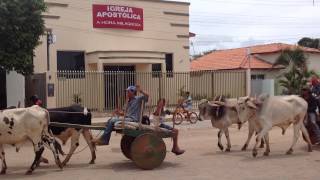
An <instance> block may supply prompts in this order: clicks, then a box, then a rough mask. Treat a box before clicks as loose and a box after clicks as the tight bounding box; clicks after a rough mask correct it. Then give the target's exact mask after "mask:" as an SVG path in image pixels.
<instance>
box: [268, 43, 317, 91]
mask: <svg viewBox="0 0 320 180" xmlns="http://www.w3.org/2000/svg"><path fill="white" fill-rule="evenodd" d="M276 65H281V66H284V67H285V70H284V72H283V73H282V74H281V76H280V78H281V80H279V83H280V85H281V86H282V87H284V88H286V89H287V91H288V93H289V94H300V91H301V89H302V88H303V87H304V86H306V84H307V82H308V79H309V78H310V77H311V76H312V75H314V74H315V72H313V71H309V70H308V67H307V57H306V56H305V54H304V52H303V50H301V49H299V48H297V49H293V50H291V49H285V50H283V51H282V53H281V54H280V56H279V57H278V58H277V60H276V62H275V63H274V65H273V66H276Z"/></svg>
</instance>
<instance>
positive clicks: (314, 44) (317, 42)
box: [298, 37, 320, 49]
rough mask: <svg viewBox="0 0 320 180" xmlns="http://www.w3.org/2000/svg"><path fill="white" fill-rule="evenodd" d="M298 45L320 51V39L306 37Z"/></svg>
mask: <svg viewBox="0 0 320 180" xmlns="http://www.w3.org/2000/svg"><path fill="white" fill-rule="evenodd" d="M298 44H299V45H300V46H304V47H309V48H315V49H320V39H312V38H309V37H304V38H302V39H300V40H299V41H298Z"/></svg>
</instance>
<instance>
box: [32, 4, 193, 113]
mask: <svg viewBox="0 0 320 180" xmlns="http://www.w3.org/2000/svg"><path fill="white" fill-rule="evenodd" d="M45 2H46V4H47V6H48V10H47V12H45V13H44V14H43V17H44V19H45V27H46V34H45V35H44V36H42V37H41V39H40V41H41V43H40V45H39V46H38V47H37V49H36V51H35V58H34V67H35V68H34V71H35V73H46V83H45V84H46V87H44V88H45V89H46V95H45V97H46V102H47V106H48V107H56V106H57V94H58V93H60V94H59V95H60V97H62V96H63V95H62V94H61V93H62V92H58V91H59V87H61V85H60V86H59V83H60V84H62V83H63V82H65V81H68V79H70V77H68V78H66V79H67V80H65V79H64V80H65V81H63V79H61V78H59V77H58V76H57V74H56V73H57V72H60V71H90V72H91V71H112V72H118V71H125V72H127V71H129V72H155V71H157V72H158V71H161V72H186V71H189V70H190V60H189V36H190V35H189V6H190V4H189V3H185V2H174V1H165V0H92V1H87V0H46V1H45ZM82 78H88V77H84V76H83V77H82ZM105 79H108V78H105ZM116 79H117V78H116ZM124 79H125V80H123V82H125V83H122V84H121V85H117V86H116V87H115V85H114V82H113V81H108V82H107V81H106V80H103V79H100V80H97V79H94V80H93V81H94V82H92V81H91V80H90V82H92V83H93V84H96V85H101V86H102V88H103V89H101V94H99V97H100V96H101V98H104V99H106V96H107V94H108V93H114V92H115V91H116V92H120V91H123V87H125V86H126V85H128V84H134V83H136V82H138V81H139V79H138V78H137V77H135V78H131V77H128V78H124ZM79 83H81V80H79ZM117 84H119V83H117ZM79 91H80V90H79ZM86 91H87V88H86V87H85V88H84V89H82V90H81V92H79V94H84V93H86ZM70 96H72V95H70ZM68 98H69V99H70V97H68ZM105 101H108V100H105Z"/></svg>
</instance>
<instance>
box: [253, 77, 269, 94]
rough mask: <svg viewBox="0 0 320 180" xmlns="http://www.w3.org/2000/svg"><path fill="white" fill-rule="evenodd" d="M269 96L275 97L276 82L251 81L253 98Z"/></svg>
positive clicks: (267, 80)
mask: <svg viewBox="0 0 320 180" xmlns="http://www.w3.org/2000/svg"><path fill="white" fill-rule="evenodd" d="M260 94H269V95H270V96H274V80H273V79H264V80H251V96H255V95H257V96H258V95H260Z"/></svg>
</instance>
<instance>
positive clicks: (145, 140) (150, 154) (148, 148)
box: [131, 133, 167, 170]
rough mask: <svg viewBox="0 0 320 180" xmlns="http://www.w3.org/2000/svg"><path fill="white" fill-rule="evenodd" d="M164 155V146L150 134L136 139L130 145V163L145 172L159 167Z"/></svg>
mask: <svg viewBox="0 0 320 180" xmlns="http://www.w3.org/2000/svg"><path fill="white" fill-rule="evenodd" d="M166 153H167V151H166V144H165V143H164V141H163V140H162V138H161V137H158V136H156V135H154V134H151V133H145V134H142V135H140V136H138V137H136V139H135V140H134V141H133V143H132V145H131V157H132V161H133V162H134V163H135V164H136V165H137V166H138V167H139V168H141V169H145V170H150V169H154V168H156V167H158V166H160V165H161V164H162V162H163V160H164V158H165V157H166Z"/></svg>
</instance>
